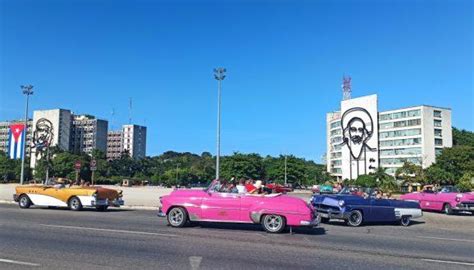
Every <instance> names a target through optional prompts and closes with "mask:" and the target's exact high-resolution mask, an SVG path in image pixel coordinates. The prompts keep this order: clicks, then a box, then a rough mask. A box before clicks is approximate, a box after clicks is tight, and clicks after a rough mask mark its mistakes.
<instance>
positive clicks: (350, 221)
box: [346, 210, 363, 227]
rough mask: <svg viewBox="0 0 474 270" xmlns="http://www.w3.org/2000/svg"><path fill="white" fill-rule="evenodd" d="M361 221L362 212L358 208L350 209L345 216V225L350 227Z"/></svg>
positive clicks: (358, 224) (359, 223)
mask: <svg viewBox="0 0 474 270" xmlns="http://www.w3.org/2000/svg"><path fill="white" fill-rule="evenodd" d="M362 221H363V216H362V212H361V211H359V210H352V211H351V212H350V213H349V216H348V217H347V221H346V223H347V225H349V226H351V227H357V226H360V225H361V224H362Z"/></svg>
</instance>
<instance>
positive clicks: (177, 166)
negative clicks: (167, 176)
mask: <svg viewBox="0 0 474 270" xmlns="http://www.w3.org/2000/svg"><path fill="white" fill-rule="evenodd" d="M178 169H179V163H178V164H176V185H177V184H178V175H179V171H178Z"/></svg>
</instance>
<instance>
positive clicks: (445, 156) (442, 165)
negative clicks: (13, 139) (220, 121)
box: [0, 128, 474, 192]
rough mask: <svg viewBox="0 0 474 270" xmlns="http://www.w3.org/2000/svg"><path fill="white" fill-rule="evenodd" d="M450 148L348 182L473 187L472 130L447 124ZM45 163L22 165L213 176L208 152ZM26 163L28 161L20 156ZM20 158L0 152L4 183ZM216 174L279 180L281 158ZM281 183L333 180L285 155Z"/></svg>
mask: <svg viewBox="0 0 474 270" xmlns="http://www.w3.org/2000/svg"><path fill="white" fill-rule="evenodd" d="M453 144H454V145H453V147H452V148H445V149H443V151H442V152H441V154H440V155H439V156H438V157H437V160H436V163H434V164H432V165H431V166H430V167H428V168H426V169H422V167H421V166H418V165H415V164H411V163H408V162H407V163H405V164H404V165H403V167H401V168H399V169H398V170H397V171H396V174H395V176H396V178H394V177H392V176H390V175H389V174H387V173H386V170H385V168H377V170H376V171H375V172H374V173H372V174H369V175H361V176H359V178H358V179H356V180H354V181H353V183H352V184H355V185H360V186H366V187H380V188H382V189H384V190H387V191H392V192H396V191H398V190H399V189H400V185H403V184H413V183H420V184H438V185H456V186H457V187H458V188H460V189H461V190H471V189H473V188H474V187H473V180H474V179H473V177H474V133H473V132H470V131H466V130H458V129H456V128H453ZM50 151H51V157H52V158H51V160H50V162H49V164H48V163H47V162H46V161H45V160H41V161H40V162H39V164H38V166H37V169H36V171H35V172H34V175H33V174H32V173H33V172H32V171H31V170H30V169H29V168H27V169H26V177H27V179H36V180H39V181H41V180H42V179H44V177H45V174H46V168H47V166H49V175H50V176H54V177H66V178H70V179H74V178H75V170H74V163H75V161H77V160H80V161H81V163H82V167H81V171H80V178H81V179H84V180H86V181H90V179H91V171H90V169H89V167H90V161H91V160H92V159H95V160H96V162H97V171H96V173H95V179H96V182H97V183H101V184H115V183H120V182H121V181H122V180H123V179H129V180H135V181H147V182H148V183H150V184H156V185H158V184H161V185H166V186H172V185H200V184H206V183H208V182H209V181H210V180H212V179H214V178H215V156H212V155H211V154H210V153H209V152H203V153H201V154H200V155H198V154H194V153H189V152H184V153H178V152H174V151H167V152H165V153H163V154H161V155H159V156H153V157H146V158H144V159H140V160H135V159H132V158H130V157H129V156H128V155H127V153H123V155H122V158H120V159H117V160H112V161H107V160H106V158H105V154H104V153H103V152H101V151H98V150H95V151H94V152H93V154H92V157H91V156H88V155H86V154H82V155H77V154H72V153H69V152H64V151H61V150H59V149H58V148H52V149H51V150H50ZM26 164H29V161H28V160H26ZM20 166H21V160H11V159H9V158H8V157H7V156H6V154H5V153H0V177H1V178H0V179H1V180H3V181H4V182H18V180H19V178H20ZM221 177H222V178H224V179H230V178H232V177H235V178H236V179H239V178H252V179H267V180H272V181H275V182H277V183H284V179H285V157H284V156H278V157H272V156H261V155H259V154H256V153H250V154H244V153H239V152H236V153H233V154H232V155H229V156H223V157H221ZM287 181H288V183H292V184H296V185H304V186H309V185H313V184H323V183H326V184H331V183H334V179H333V178H331V177H330V176H329V175H328V173H327V172H326V166H325V165H321V164H316V163H315V162H314V161H311V160H305V159H303V158H298V157H295V156H292V155H290V156H287Z"/></svg>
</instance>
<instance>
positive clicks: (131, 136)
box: [122, 125, 146, 158]
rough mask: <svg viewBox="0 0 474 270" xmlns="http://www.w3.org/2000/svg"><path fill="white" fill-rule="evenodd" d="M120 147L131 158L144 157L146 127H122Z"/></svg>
mask: <svg viewBox="0 0 474 270" xmlns="http://www.w3.org/2000/svg"><path fill="white" fill-rule="evenodd" d="M122 138H123V141H122V146H123V150H124V151H126V152H128V154H129V155H130V157H132V158H144V157H145V156H146V127H144V126H139V125H123V126H122Z"/></svg>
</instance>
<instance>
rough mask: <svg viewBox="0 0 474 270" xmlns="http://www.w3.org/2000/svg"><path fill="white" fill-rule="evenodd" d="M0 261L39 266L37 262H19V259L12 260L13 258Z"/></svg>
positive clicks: (0, 260)
mask: <svg viewBox="0 0 474 270" xmlns="http://www.w3.org/2000/svg"><path fill="white" fill-rule="evenodd" d="M0 262H3V263H11V264H19V265H28V266H40V265H39V264H37V263H29V262H21V261H14V260H8V259H0Z"/></svg>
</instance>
